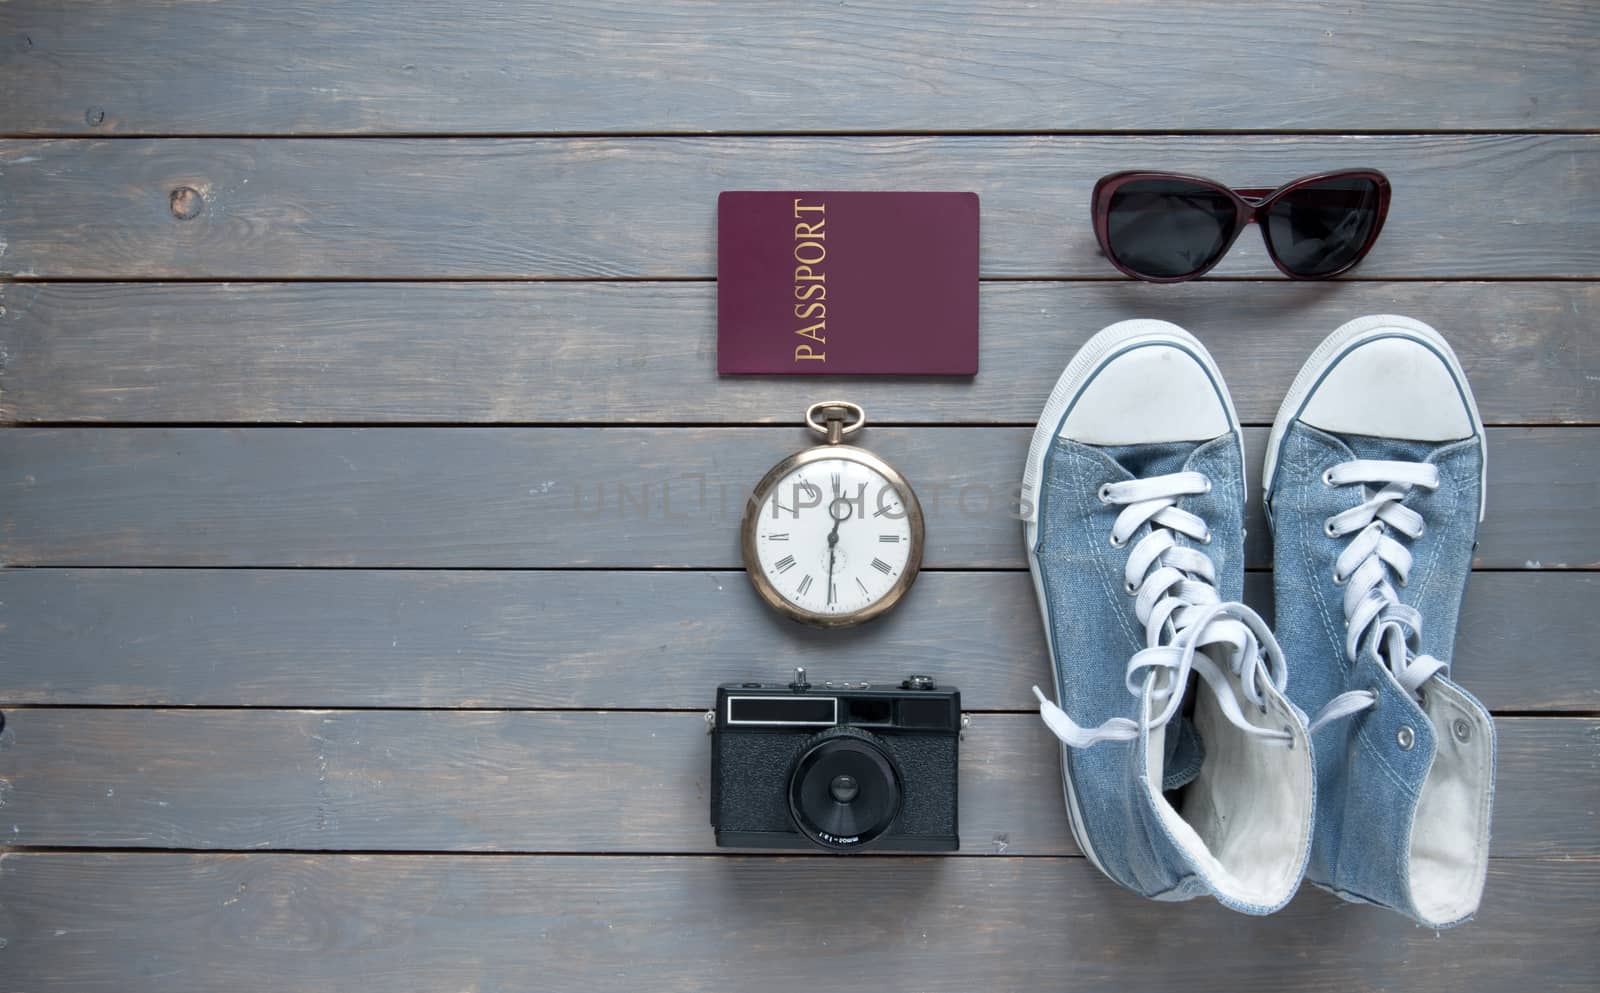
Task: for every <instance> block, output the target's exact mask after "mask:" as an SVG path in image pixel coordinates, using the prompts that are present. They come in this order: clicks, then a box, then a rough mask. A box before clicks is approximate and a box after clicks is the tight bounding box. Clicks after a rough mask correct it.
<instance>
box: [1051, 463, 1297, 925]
mask: <svg viewBox="0 0 1600 993" xmlns="http://www.w3.org/2000/svg"><path fill="white" fill-rule="evenodd" d="M1180 471H1194V472H1201V473H1204V474H1205V475H1206V476H1208V477H1209V478H1210V480H1211V483H1212V489H1211V490H1210V492H1208V493H1205V494H1201V495H1197V496H1192V497H1186V498H1184V500H1183V501H1182V507H1183V509H1185V510H1188V511H1190V512H1191V513H1194V514H1197V515H1199V516H1200V517H1202V518H1204V519H1205V521H1206V522H1207V524H1208V525H1209V526H1210V528H1211V532H1212V540H1211V541H1210V543H1209V544H1204V545H1200V544H1199V543H1196V542H1191V541H1189V539H1187V538H1184V537H1181V536H1180V537H1179V539H1178V540H1179V541H1180V542H1182V543H1185V544H1189V545H1192V546H1193V547H1197V548H1199V549H1200V550H1201V551H1203V552H1204V553H1205V554H1207V555H1208V556H1210V558H1211V559H1212V560H1213V562H1214V563H1215V564H1216V567H1217V578H1218V583H1217V587H1218V592H1219V593H1220V595H1221V597H1222V599H1223V600H1237V599H1239V597H1240V596H1241V593H1242V587H1243V581H1244V504H1245V495H1244V473H1243V466H1242V464H1241V461H1240V455H1239V442H1238V438H1237V436H1236V435H1233V434H1231V433H1230V434H1226V435H1223V436H1221V437H1219V438H1215V439H1212V440H1211V441H1207V442H1202V443H1194V442H1176V443H1167V444H1152V445H1139V446H1127V447H1120V448H1097V447H1094V446H1090V445H1084V444H1080V443H1077V442H1074V441H1071V440H1069V439H1064V438H1056V439H1055V441H1054V443H1053V446H1052V448H1051V450H1050V452H1049V454H1048V456H1047V457H1046V459H1045V465H1044V472H1043V475H1042V478H1041V486H1040V494H1039V507H1038V522H1039V523H1038V535H1037V547H1036V557H1037V559H1038V564H1039V573H1040V579H1041V581H1042V583H1043V585H1044V592H1045V600H1046V603H1047V605H1048V615H1049V616H1048V617H1047V624H1048V625H1049V628H1050V635H1051V640H1052V644H1053V646H1054V649H1055V662H1056V680H1057V685H1056V696H1057V699H1058V700H1059V701H1060V705H1061V707H1062V709H1063V710H1065V711H1066V712H1067V714H1068V715H1069V716H1070V717H1071V718H1072V719H1073V720H1074V721H1076V722H1078V723H1079V724H1081V725H1084V726H1095V725H1099V724H1101V723H1103V722H1104V721H1106V720H1108V719H1110V718H1113V717H1122V718H1128V719H1132V720H1138V718H1139V717H1140V715H1141V713H1142V709H1143V705H1142V701H1141V698H1140V697H1138V696H1135V695H1134V694H1133V693H1131V692H1129V690H1128V688H1127V686H1126V683H1125V679H1126V668H1127V664H1128V660H1129V658H1130V657H1131V656H1132V655H1133V654H1134V653H1135V652H1137V651H1138V650H1139V649H1141V648H1144V647H1145V645H1146V637H1145V631H1144V627H1143V625H1142V624H1141V623H1140V622H1139V619H1138V617H1137V616H1136V615H1135V611H1134V598H1133V596H1131V595H1130V594H1129V593H1128V591H1127V590H1126V588H1125V586H1124V576H1123V570H1124V567H1125V566H1126V564H1127V556H1128V549H1129V548H1130V547H1131V546H1132V545H1133V544H1134V543H1135V542H1136V541H1137V540H1138V539H1139V537H1141V536H1143V535H1144V534H1146V533H1148V530H1149V526H1148V525H1147V526H1145V527H1144V528H1141V529H1140V530H1139V531H1138V532H1136V533H1135V535H1134V537H1133V538H1132V539H1130V541H1129V542H1128V543H1127V545H1126V546H1124V547H1122V548H1117V547H1114V546H1112V545H1111V544H1110V541H1109V536H1110V534H1111V530H1112V525H1113V523H1114V521H1115V520H1116V517H1117V514H1118V512H1119V509H1120V508H1118V507H1115V506H1110V505H1107V504H1105V503H1103V502H1102V501H1101V500H1100V499H1099V497H1098V496H1097V493H1098V490H1099V488H1100V486H1101V485H1102V484H1104V483H1115V482H1121V481H1124V480H1129V479H1134V478H1144V477H1149V476H1155V475H1160V474H1164V473H1172V472H1180ZM1151 734H1156V735H1162V736H1164V739H1165V740H1164V741H1163V742H1162V743H1161V746H1160V747H1162V748H1163V750H1164V753H1165V754H1166V756H1167V761H1166V763H1165V766H1166V769H1165V774H1164V776H1163V779H1164V780H1165V781H1164V782H1163V783H1159V784H1151V783H1149V782H1147V780H1146V772H1145V770H1146V764H1145V761H1144V755H1145V750H1146V749H1147V748H1149V747H1151V742H1150V741H1149V737H1150V735H1151ZM1270 747H1280V746H1270ZM1062 754H1063V761H1064V762H1065V763H1066V766H1067V770H1066V771H1067V773H1068V777H1069V779H1070V781H1071V783H1072V784H1073V787H1074V793H1075V795H1076V798H1077V803H1078V807H1079V811H1080V820H1081V823H1082V826H1083V829H1084V832H1085V833H1086V834H1087V835H1088V841H1089V843H1090V844H1091V845H1092V846H1093V847H1094V849H1095V851H1094V855H1095V857H1096V859H1097V861H1098V863H1099V864H1100V866H1101V868H1102V869H1103V870H1104V871H1105V872H1106V873H1107V875H1109V876H1111V877H1112V878H1113V879H1115V880H1116V881H1118V882H1119V883H1121V884H1122V885H1124V886H1127V887H1128V888H1130V889H1132V890H1134V891H1135V892H1138V893H1140V894H1143V895H1145V896H1151V897H1158V898H1164V899H1186V898H1190V897H1194V896H1199V895H1202V894H1205V893H1210V892H1212V891H1213V890H1212V887H1210V886H1209V885H1207V883H1206V881H1205V880H1204V879H1203V878H1202V877H1201V876H1200V875H1198V874H1197V870H1196V866H1195V864H1194V859H1193V858H1192V857H1191V856H1189V855H1187V854H1185V853H1184V851H1183V850H1182V848H1180V847H1179V845H1178V844H1177V843H1176V842H1175V841H1174V839H1173V837H1172V834H1171V832H1170V831H1169V830H1168V828H1167V826H1166V825H1164V824H1163V823H1162V822H1161V820H1160V818H1159V816H1158V814H1157V812H1156V810H1155V809H1154V804H1153V803H1152V797H1153V796H1155V795H1157V794H1159V793H1160V792H1161V791H1162V790H1163V789H1173V788H1175V787H1177V786H1180V785H1183V784H1184V783H1188V782H1189V781H1190V780H1192V779H1194V777H1195V776H1196V774H1197V772H1198V771H1199V769H1200V765H1201V761H1202V758H1203V756H1204V752H1203V747H1202V742H1201V741H1200V740H1199V737H1198V736H1197V734H1196V729H1195V725H1194V723H1193V721H1192V720H1191V718H1190V717H1189V716H1187V715H1186V714H1185V715H1180V716H1178V717H1176V718H1174V719H1173V721H1172V722H1171V723H1169V724H1168V725H1167V726H1166V727H1165V729H1161V728H1157V729H1155V731H1153V732H1151V731H1146V732H1144V734H1142V735H1141V737H1140V738H1139V739H1138V740H1136V741H1107V742H1102V743H1100V744H1097V745H1095V746H1093V747H1091V748H1082V749H1079V748H1063V752H1062ZM1301 857H1303V853H1302V854H1301ZM1295 871H1296V878H1298V867H1296V870H1295ZM1219 897H1221V895H1220V894H1219ZM1222 899H1223V902H1224V903H1228V904H1230V905H1232V906H1235V909H1240V910H1246V911H1252V912H1257V913H1260V912H1265V911H1267V910H1271V909H1275V908H1273V907H1264V906H1256V905H1249V904H1240V903H1237V902H1232V901H1229V900H1227V899H1226V898H1222Z"/></svg>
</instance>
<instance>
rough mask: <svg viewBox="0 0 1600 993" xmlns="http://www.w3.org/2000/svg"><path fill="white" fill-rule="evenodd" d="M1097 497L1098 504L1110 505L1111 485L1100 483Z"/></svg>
mask: <svg viewBox="0 0 1600 993" xmlns="http://www.w3.org/2000/svg"><path fill="white" fill-rule="evenodd" d="M1099 497H1100V502H1101V503H1110V502H1111V484H1110V483H1101V484H1100V493H1099Z"/></svg>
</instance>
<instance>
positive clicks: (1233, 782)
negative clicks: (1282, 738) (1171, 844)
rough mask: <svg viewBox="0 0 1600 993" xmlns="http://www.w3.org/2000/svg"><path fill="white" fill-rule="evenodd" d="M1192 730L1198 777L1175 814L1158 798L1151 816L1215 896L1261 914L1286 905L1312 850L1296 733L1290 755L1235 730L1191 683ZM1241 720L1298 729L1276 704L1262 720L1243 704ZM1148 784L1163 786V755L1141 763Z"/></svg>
mask: <svg viewBox="0 0 1600 993" xmlns="http://www.w3.org/2000/svg"><path fill="white" fill-rule="evenodd" d="M1193 692H1194V693H1195V694H1196V700H1195V707H1194V722H1195V727H1196V730H1197V731H1198V732H1199V734H1200V739H1201V740H1202V741H1203V742H1204V743H1205V760H1204V762H1203V763H1202V765H1201V767H1200V774H1199V775H1198V776H1196V777H1195V780H1194V782H1192V783H1191V784H1189V786H1188V787H1187V788H1186V789H1185V790H1184V791H1183V794H1182V799H1181V800H1180V806H1181V808H1182V810H1181V813H1180V812H1179V810H1177V809H1175V808H1174V807H1173V806H1172V805H1171V804H1170V803H1168V802H1167V800H1166V799H1165V797H1163V796H1161V795H1160V794H1159V793H1158V794H1157V795H1156V797H1155V800H1156V809H1157V811H1159V813H1160V815H1161V818H1162V820H1163V822H1164V823H1165V824H1166V826H1167V829H1168V830H1169V831H1170V832H1171V833H1172V835H1173V837H1174V838H1175V839H1177V841H1178V844H1179V845H1181V846H1182V847H1183V848H1184V849H1185V850H1186V851H1187V852H1188V853H1189V855H1190V857H1191V858H1192V859H1193V860H1194V862H1195V865H1196V866H1197V868H1198V869H1199V871H1200V872H1201V873H1202V874H1203V875H1204V876H1206V877H1207V881H1208V882H1209V883H1210V885H1211V886H1212V887H1213V888H1214V889H1215V890H1216V891H1217V892H1218V894H1219V895H1222V896H1226V897H1228V898H1230V899H1232V900H1234V901H1236V902H1240V903H1246V904H1250V905H1253V906H1256V907H1260V908H1263V909H1272V908H1276V907H1277V906H1279V905H1280V904H1282V903H1283V902H1284V901H1286V900H1287V899H1288V898H1289V897H1290V896H1291V895H1292V894H1293V893H1294V891H1295V889H1296V887H1297V886H1298V884H1299V882H1300V874H1301V870H1302V868H1303V865H1304V861H1305V853H1306V851H1307V847H1308V845H1309V843H1310V830H1311V804H1312V796H1313V794H1312V787H1311V779H1312V775H1313V772H1312V766H1311V756H1310V753H1309V751H1308V749H1307V745H1306V740H1305V738H1304V736H1303V734H1302V733H1301V732H1300V731H1299V730H1295V731H1294V732H1293V733H1294V734H1295V735H1296V740H1295V742H1294V747H1293V748H1290V747H1288V746H1286V745H1284V744H1283V743H1282V742H1279V741H1271V740H1267V739H1264V738H1261V737H1258V736H1254V735H1250V734H1248V733H1247V732H1245V731H1243V730H1241V729H1239V728H1237V727H1235V726H1234V725H1233V724H1232V723H1231V722H1230V721H1229V720H1228V719H1227V718H1226V717H1224V716H1223V715H1222V711H1221V708H1220V707H1219V706H1218V704H1217V701H1216V696H1215V694H1213V693H1212V691H1211V689H1210V688H1209V687H1208V686H1207V685H1206V684H1205V682H1204V681H1203V680H1197V681H1196V686H1195V689H1194V691H1193ZM1239 699H1240V702H1241V704H1242V706H1243V708H1244V710H1245V712H1246V716H1247V718H1248V719H1249V720H1250V721H1251V722H1252V723H1254V724H1257V725H1258V726H1260V727H1263V728H1271V729H1273V730H1281V729H1282V728H1283V727H1284V726H1288V727H1290V728H1295V729H1298V728H1299V727H1300V722H1299V721H1298V720H1297V719H1295V718H1293V717H1292V716H1290V715H1289V712H1288V708H1287V705H1286V704H1285V703H1284V702H1283V701H1282V699H1281V698H1276V699H1272V700H1270V701H1269V704H1268V709H1267V711H1266V713H1264V714H1263V713H1261V712H1259V711H1258V710H1257V709H1256V708H1255V707H1254V706H1252V705H1250V704H1249V703H1248V702H1247V701H1245V700H1244V697H1243V694H1242V693H1241V694H1240V697H1239ZM1146 762H1147V763H1149V765H1150V766H1151V767H1152V772H1151V781H1152V782H1155V783H1159V782H1160V781H1161V764H1162V753H1161V751H1160V750H1159V749H1157V750H1156V751H1155V752H1154V754H1147V755H1146Z"/></svg>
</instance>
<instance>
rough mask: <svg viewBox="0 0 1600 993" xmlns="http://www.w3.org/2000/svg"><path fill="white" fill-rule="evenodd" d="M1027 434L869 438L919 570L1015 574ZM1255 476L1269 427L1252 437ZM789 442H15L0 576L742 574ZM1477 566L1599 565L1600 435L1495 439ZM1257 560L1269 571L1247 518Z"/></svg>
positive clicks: (644, 431) (393, 436) (596, 435)
mask: <svg viewBox="0 0 1600 993" xmlns="http://www.w3.org/2000/svg"><path fill="white" fill-rule="evenodd" d="M1030 434H1031V432H1030V430H1029V429H1027V428H1020V427H1018V428H940V427H925V428H877V429H869V430H868V431H867V432H866V434H865V436H864V437H863V444H865V445H866V446H867V447H869V448H872V449H874V450H876V451H878V452H879V453H880V454H881V455H883V456H884V457H885V458H887V459H888V460H889V461H890V462H891V463H893V464H895V465H897V466H898V467H899V468H900V469H901V471H902V472H904V473H905V475H906V478H908V479H909V480H910V481H911V483H912V485H913V486H914V487H915V488H916V489H917V492H918V494H919V496H920V497H921V501H922V505H923V510H924V512H925V514H926V516H927V518H928V522H929V523H928V542H927V550H926V554H925V556H924V564H925V565H926V566H928V567H930V568H948V567H963V568H1017V567H1020V566H1021V565H1023V559H1022V543H1021V539H1020V534H1021V531H1020V526H1019V525H1018V523H1017V521H1016V519H1015V518H1014V517H1013V516H1012V513H1011V511H1012V509H1013V507H1014V505H1013V503H1012V496H1013V494H1014V493H1015V492H1018V490H1019V488H1020V485H1021V484H1020V476H1021V467H1022V463H1023V459H1024V456H1025V453H1026V448H1027V443H1028V439H1029V436H1030ZM1245 434H1246V443H1247V447H1248V449H1249V460H1250V468H1251V473H1250V478H1251V479H1252V480H1259V479H1260V473H1259V471H1258V469H1259V466H1260V459H1261V451H1262V447H1263V445H1264V444H1265V434H1266V431H1265V429H1263V428H1249V429H1246V432H1245ZM813 440H815V436H814V435H811V434H810V433H808V432H806V431H805V430H804V429H802V428H381V429H366V430H351V429H345V428H323V429H315V430H310V429H285V428H244V429H216V428H15V429H11V430H6V431H0V465H4V466H6V472H5V475H4V477H3V478H0V561H4V562H5V563H7V564H10V565H87V566H173V565H184V566H308V565H315V566H388V567H407V566H427V567H567V566H581V567H633V566H646V567H662V566H677V567H686V568H720V567H728V566H733V565H737V564H738V563H739V552H738V541H737V538H738V522H739V516H740V513H741V512H742V509H743V504H744V501H745V498H746V496H747V494H748V492H749V489H748V488H749V487H751V486H753V485H754V484H755V481H756V480H758V479H760V477H761V475H762V474H763V473H764V472H765V471H766V470H767V469H768V468H769V467H770V466H771V465H773V464H774V463H776V462H777V461H778V460H779V459H780V458H782V457H784V456H785V455H787V454H789V453H790V452H792V451H794V450H795V449H797V448H801V447H804V446H806V445H808V444H810V442H811V441H813ZM1489 447H1490V452H1489V494H1488V505H1489V514H1488V519H1487V520H1486V521H1485V523H1484V525H1483V528H1482V530H1481V533H1480V536H1479V547H1478V553H1477V559H1476V565H1478V566H1479V567H1491V568H1497V567H1509V568H1540V567H1544V568H1568V567H1582V566H1591V565H1594V564H1596V563H1600V530H1597V529H1596V528H1594V527H1593V526H1592V525H1593V517H1594V513H1593V509H1594V507H1595V505H1596V503H1597V501H1600V459H1596V458H1595V455H1596V449H1597V447H1600V429H1594V428H1491V429H1490V430H1489ZM1247 526H1248V528H1249V531H1250V541H1249V545H1248V547H1247V549H1246V556H1247V559H1248V561H1249V563H1250V564H1253V565H1267V564H1270V562H1269V558H1270V556H1269V552H1268V549H1267V542H1268V529H1267V527H1266V524H1265V522H1264V520H1263V518H1262V515H1261V514H1260V511H1259V508H1254V509H1252V511H1251V517H1250V519H1249V520H1248V521H1247Z"/></svg>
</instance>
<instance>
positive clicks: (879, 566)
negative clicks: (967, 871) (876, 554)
mask: <svg viewBox="0 0 1600 993" xmlns="http://www.w3.org/2000/svg"><path fill="white" fill-rule="evenodd" d="M872 567H873V568H874V569H876V570H878V571H879V572H881V573H883V574H884V575H885V576H887V575H889V573H890V572H892V571H893V570H894V566H892V565H890V564H889V563H887V562H885V561H884V560H883V559H873V560H872Z"/></svg>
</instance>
